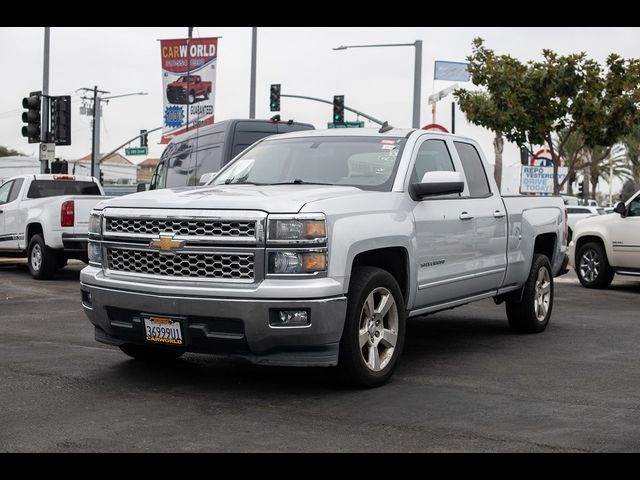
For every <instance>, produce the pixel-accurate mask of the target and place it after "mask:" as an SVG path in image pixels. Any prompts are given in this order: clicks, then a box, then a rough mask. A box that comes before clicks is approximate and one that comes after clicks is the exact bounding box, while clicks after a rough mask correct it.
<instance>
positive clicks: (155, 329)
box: [144, 317, 184, 345]
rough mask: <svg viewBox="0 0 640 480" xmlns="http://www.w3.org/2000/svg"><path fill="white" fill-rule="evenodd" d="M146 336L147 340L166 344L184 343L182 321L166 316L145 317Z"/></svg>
mask: <svg viewBox="0 0 640 480" xmlns="http://www.w3.org/2000/svg"><path fill="white" fill-rule="evenodd" d="M144 330H145V338H146V339H147V342H154V343H164V344H166V345H183V344H184V341H183V340H182V330H181V329H180V322H179V321H177V320H173V319H171V318H166V317H145V318H144Z"/></svg>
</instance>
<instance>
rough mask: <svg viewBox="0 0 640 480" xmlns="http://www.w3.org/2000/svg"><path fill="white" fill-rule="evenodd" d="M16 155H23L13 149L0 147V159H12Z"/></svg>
mask: <svg viewBox="0 0 640 480" xmlns="http://www.w3.org/2000/svg"><path fill="white" fill-rule="evenodd" d="M16 155H19V156H24V153H22V152H19V151H18V150H14V149H13V148H8V147H4V146H2V145H0V157H14V156H16Z"/></svg>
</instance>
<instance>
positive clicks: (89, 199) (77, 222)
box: [63, 195, 111, 234]
mask: <svg viewBox="0 0 640 480" xmlns="http://www.w3.org/2000/svg"><path fill="white" fill-rule="evenodd" d="M107 198H111V197H106V196H103V195H72V196H68V197H66V198H65V199H64V200H63V201H66V200H73V203H74V225H73V229H71V228H70V227H68V232H69V233H74V234H86V233H88V230H89V215H90V214H91V210H93V207H94V206H95V205H97V204H98V202H101V201H102V200H106V199H107ZM65 230H67V229H65Z"/></svg>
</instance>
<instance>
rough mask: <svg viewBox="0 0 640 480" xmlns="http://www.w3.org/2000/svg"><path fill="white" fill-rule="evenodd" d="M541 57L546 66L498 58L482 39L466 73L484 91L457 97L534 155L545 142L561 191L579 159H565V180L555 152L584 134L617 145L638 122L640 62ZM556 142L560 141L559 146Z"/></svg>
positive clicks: (478, 120)
mask: <svg viewBox="0 0 640 480" xmlns="http://www.w3.org/2000/svg"><path fill="white" fill-rule="evenodd" d="M542 55H543V60H542V61H537V62H534V61H530V62H528V63H526V64H525V63H522V62H520V61H519V60H517V59H515V58H513V57H511V56H510V55H496V54H495V53H494V52H493V50H490V49H488V48H486V47H485V46H484V41H483V40H482V39H481V38H476V39H474V41H473V47H472V54H471V55H470V56H468V57H467V60H468V61H469V67H468V70H469V72H470V74H471V80H472V82H473V83H474V84H475V85H478V86H481V87H482V89H481V90H479V91H469V90H465V89H458V90H456V91H455V92H454V95H455V96H456V97H457V98H458V102H459V104H460V108H461V109H462V110H463V111H464V112H465V114H466V115H467V118H468V119H469V120H470V121H471V122H472V123H475V124H477V125H481V126H484V127H486V128H489V129H490V130H492V131H494V132H500V133H501V134H502V135H504V137H505V138H506V139H507V140H508V141H510V142H514V143H516V144H517V145H518V146H520V147H526V148H527V149H528V150H529V151H530V152H532V150H533V148H532V147H533V145H541V144H544V143H547V144H548V145H549V148H550V150H551V152H552V158H553V159H554V160H553V182H554V192H555V193H556V194H557V193H559V192H560V190H561V189H562V187H563V186H564V183H565V182H567V181H568V179H569V178H570V177H571V176H572V175H571V174H572V168H575V166H573V167H572V163H575V162H567V165H568V167H569V175H567V177H566V178H565V179H564V180H563V181H562V182H559V181H558V160H557V159H556V155H555V151H556V150H558V151H562V150H563V149H564V143H565V142H566V141H568V140H569V139H571V138H572V134H574V133H579V134H580V138H582V139H583V142H584V145H585V146H588V147H595V146H603V147H611V146H612V145H614V144H615V143H616V141H618V140H619V139H620V138H621V137H622V136H623V135H625V134H627V133H628V132H629V131H630V129H631V128H632V126H633V125H634V123H637V122H638V120H639V119H640V108H639V105H640V62H639V61H638V60H635V59H633V60H624V59H622V58H620V57H619V56H618V55H616V54H611V55H609V57H608V58H607V62H606V67H607V68H606V70H605V69H603V68H602V67H601V66H600V65H599V64H598V63H597V62H595V61H593V60H590V59H588V58H587V57H586V54H585V53H584V52H582V53H579V54H572V55H563V56H560V55H558V54H556V53H554V52H553V51H551V50H546V49H545V50H543V51H542ZM563 131H564V135H563V136H559V135H558V134H559V133H560V132H563ZM554 137H556V138H560V141H559V143H556V144H555V145H554V142H553V138H554Z"/></svg>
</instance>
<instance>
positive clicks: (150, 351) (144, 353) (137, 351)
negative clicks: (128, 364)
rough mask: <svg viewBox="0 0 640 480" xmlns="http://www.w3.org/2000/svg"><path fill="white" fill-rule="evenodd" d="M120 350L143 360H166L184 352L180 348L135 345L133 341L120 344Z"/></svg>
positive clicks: (173, 358)
mask: <svg viewBox="0 0 640 480" xmlns="http://www.w3.org/2000/svg"><path fill="white" fill-rule="evenodd" d="M120 350H122V351H123V352H124V353H126V354H127V355H129V356H130V357H131V358H135V359H136V360H140V361H143V362H166V361H169V360H175V359H176V358H178V357H180V356H181V355H182V354H183V353H184V352H182V351H180V350H168V349H165V348H160V347H149V346H147V345H135V344H133V343H125V344H124V345H120Z"/></svg>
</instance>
